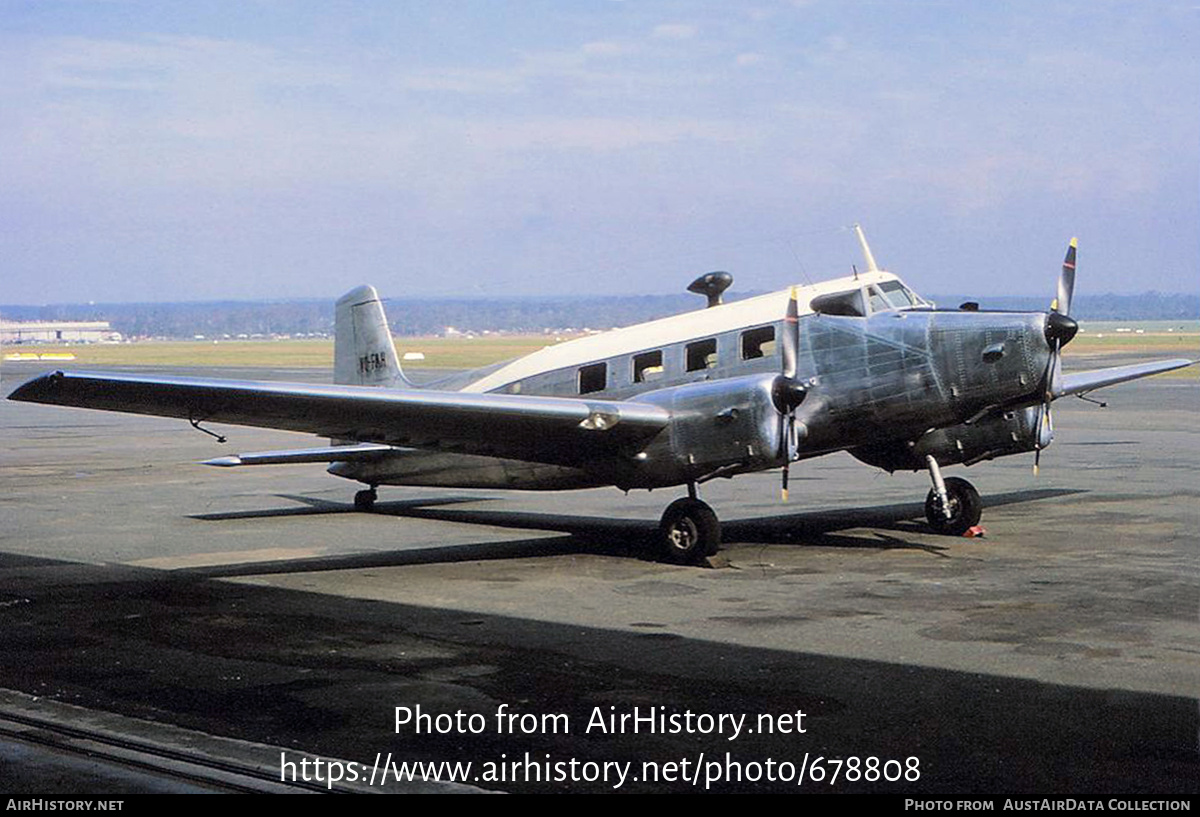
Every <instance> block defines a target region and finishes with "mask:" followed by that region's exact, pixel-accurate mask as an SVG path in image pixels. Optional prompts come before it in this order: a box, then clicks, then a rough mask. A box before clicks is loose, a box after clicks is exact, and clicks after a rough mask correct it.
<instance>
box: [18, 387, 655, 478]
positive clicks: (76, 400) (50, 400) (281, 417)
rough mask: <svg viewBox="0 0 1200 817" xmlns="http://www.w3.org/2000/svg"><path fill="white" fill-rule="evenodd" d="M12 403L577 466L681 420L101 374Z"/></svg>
mask: <svg viewBox="0 0 1200 817" xmlns="http://www.w3.org/2000/svg"><path fill="white" fill-rule="evenodd" d="M9 399H10V400H20V401H26V402H33V403H47V404H51V405H60V406H77V407H81V408H92V409H103V410H107V411H122V412H130V413H134V414H150V415H156V416H162V417H179V418H182V419H185V420H189V421H192V422H210V423H230V424H233V425H248V426H257V427H261V428H276V429H283V430H287V431H300V432H307V433H310V434H317V435H319V436H322V437H330V438H335V439H342V440H353V441H356V442H360V443H378V444H383V445H388V446H407V447H412V448H424V449H434V450H442V451H453V452H461V453H467V454H480V455H484V456H492V457H506V458H510V459H517V460H524V461H528V462H543V463H550V464H555V465H567V466H575V467H578V466H582V465H586V464H587V463H588V462H590V461H592V460H594V459H595V458H597V457H601V458H603V457H611V456H614V455H619V454H621V453H624V452H626V451H627V452H628V453H629V454H633V453H636V452H637V451H638V450H640V448H641V447H642V445H644V444H645V443H646V442H648V441H649V440H650V439H651V438H652V437H654V436H655V435H657V434H658V433H659V432H660V431H662V430H663V429H664V428H666V426H667V425H668V424H669V422H670V420H671V414H670V412H669V411H667V410H666V409H664V408H662V407H660V406H656V405H651V404H648V403H636V402H624V401H622V402H617V401H602V400H580V399H573V398H561V397H535V396H531V395H507V394H467V393H463V392H446V391H424V390H417V391H391V390H387V389H379V388H374V387H366V386H326V385H316V384H299V383H276V382H259V381H238V380H215V379H206V378H192V377H149V376H139V375H126V374H109V373H101V372H95V373H72V372H61V371H60V372H53V373H50V374H46V375H42V376H41V377H37V378H34V379H33V380H30V381H29V382H28V383H25V384H23V385H22V386H20V387H19V388H18V389H17V390H16V391H14V392H13V393H12V394H11V395H9ZM364 453H365V452H364Z"/></svg>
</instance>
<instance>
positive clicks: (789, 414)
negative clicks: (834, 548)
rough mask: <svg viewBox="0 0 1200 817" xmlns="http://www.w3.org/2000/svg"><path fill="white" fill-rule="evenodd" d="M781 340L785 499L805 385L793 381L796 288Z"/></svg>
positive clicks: (779, 392)
mask: <svg viewBox="0 0 1200 817" xmlns="http://www.w3.org/2000/svg"><path fill="white" fill-rule="evenodd" d="M779 342H780V357H781V358H782V363H783V378H782V379H781V380H778V381H776V386H775V388H776V392H777V393H776V394H775V395H774V397H775V402H776V407H777V408H778V409H779V411H780V418H779V419H780V424H779V438H780V439H779V443H780V444H779V449H780V451H779V453H780V457H782V459H783V486H782V488H781V489H780V492H779V493H780V498H781V499H782V500H783V501H784V502H787V499H788V470H789V468H790V466H791V463H792V440H793V438H794V437H795V434H796V406H798V405H800V403H801V401H803V400H804V387H803V386H802V385H801V384H799V383H797V382H796V373H797V372H798V371H799V370H800V307H799V305H798V304H797V303H796V288H795V287H792V291H791V294H790V295H789V296H788V304H787V314H786V315H785V316H784V319H783V337H781V338H780V339H779Z"/></svg>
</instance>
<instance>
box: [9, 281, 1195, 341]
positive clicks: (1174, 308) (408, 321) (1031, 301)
mask: <svg viewBox="0 0 1200 817" xmlns="http://www.w3.org/2000/svg"><path fill="white" fill-rule="evenodd" d="M750 294H754V293H748V294H746V295H743V296H742V297H749V295H750ZM932 300H934V301H935V302H936V303H937V304H938V305H939V306H941V307H957V306H958V305H959V304H961V303H963V302H965V301H969V300H973V301H978V302H979V304H980V306H981V308H983V309H1015V310H1044V309H1046V308H1047V307H1048V304H1047V301H1046V297H1045V296H1044V295H1043V296H997V297H978V296H973V297H971V296H957V295H943V296H935V297H933V298H932ZM702 304H703V301H702V300H701V299H700V298H698V297H697V296H695V295H686V294H679V295H640V296H635V295H627V296H590V297H589V296H579V297H563V298H494V299H466V298H446V299H394V300H387V301H386V302H385V307H386V310H387V314H388V318H389V320H390V321H391V327H392V331H393V332H395V333H396V334H398V335H437V334H442V333H443V332H445V331H446V328H447V327H454V328H455V329H457V330H458V331H460V332H484V331H492V332H514V333H515V332H523V333H528V332H532V333H538V332H543V331H546V330H551V331H559V330H567V329H573V330H581V329H610V328H612V327H614V326H627V325H629V324H633V323H639V322H641V321H648V320H653V319H655V318H661V317H664V316H667V315H673V314H676V313H678V312H683V311H687V310H691V309H697V308H700V307H701V306H702ZM1072 312H1073V314H1074V317H1076V318H1078V319H1080V320H1084V321H1086V320H1197V319H1200V295H1178V294H1167V293H1159V292H1147V293H1143V294H1141V295H1111V294H1110V295H1080V296H1078V297H1077V298H1076V303H1075V306H1074V307H1073V309H1072ZM0 317H3V318H4V319H5V320H18V321H33V320H51V321H108V322H109V323H110V324H111V325H112V327H113V329H115V330H116V331H118V332H120V333H121V334H123V335H125V336H126V337H160V338H193V337H195V336H197V335H203V336H205V337H206V338H214V339H217V338H222V337H225V336H228V337H231V338H236V337H239V336H242V335H245V336H253V335H259V336H278V335H292V336H297V335H301V336H303V335H332V333H333V303H332V301H331V300H330V301H326V300H298V301H208V302H187V303H131V304H52V305H49V306H2V305H0Z"/></svg>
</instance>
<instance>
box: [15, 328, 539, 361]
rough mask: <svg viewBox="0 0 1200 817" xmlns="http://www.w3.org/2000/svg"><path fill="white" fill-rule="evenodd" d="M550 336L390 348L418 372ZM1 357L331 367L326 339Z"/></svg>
mask: <svg viewBox="0 0 1200 817" xmlns="http://www.w3.org/2000/svg"><path fill="white" fill-rule="evenodd" d="M549 343H553V338H547V337H545V336H543V335H530V336H503V337H486V338H474V339H467V338H397V339H396V349H397V351H398V352H399V353H400V354H401V355H403V354H404V353H405V352H421V353H422V354H424V355H425V359H424V360H418V361H412V362H411V363H410V364H409V365H411V366H412V367H414V368H420V369H471V368H475V367H477V366H487V365H488V364H491V363H496V362H498V361H501V360H508V359H510V358H514V357H521V356H522V355H527V354H529V353H530V352H533V351H536V350H538V349H541V348H542V347H543V346H546V345H547V344H549ZM3 350H4V354H6V355H7V354H15V353H24V354H30V353H32V354H73V355H75V360H74V361H72V362H74V363H76V364H78V365H84V366H97V367H103V366H200V367H210V366H215V367H220V366H228V367H242V368H245V367H258V366H273V367H278V368H281V369H304V368H316V369H332V368H333V341H332V340H246V341H241V340H238V341H220V342H218V343H214V342H212V341H142V342H138V343H110V344H102V343H97V344H70V345H63V346H51V345H45V346H42V345H22V346H4V347H3Z"/></svg>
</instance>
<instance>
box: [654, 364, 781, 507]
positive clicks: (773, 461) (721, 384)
mask: <svg viewBox="0 0 1200 817" xmlns="http://www.w3.org/2000/svg"><path fill="white" fill-rule="evenodd" d="M778 379H779V377H778V376H777V375H753V376H748V377H734V378H728V379H724V380H705V381H701V382H698V383H688V384H686V385H683V386H675V387H673V388H669V389H661V390H659V391H653V392H647V393H645V394H640V395H638V397H637V399H638V402H645V403H654V404H656V405H659V406H662V407H663V408H666V409H668V410H670V412H671V414H672V420H671V425H670V427H669V430H670V433H669V434H666V435H660V437H659V438H656V441H655V443H654V444H652V445H651V446H650V447H649V448H647V449H646V451H644V452H643V454H644V456H642V455H639V456H640V457H642V458H641V462H642V464H643V468H642V469H641V477H642V478H641V480H639V482H641V483H642V484H641V485H639V486H638V487H655V486H659V485H678V484H680V483H681V482H686V481H688V480H696V481H704V480H705V479H709V478H712V477H715V476H732V475H733V474H737V473H741V472H743V471H754V470H759V469H762V468H770V467H773V466H776V465H781V464H782V462H783V459H782V454H781V446H780V438H781V434H782V432H783V428H784V424H783V422H782V419H783V418H782V416H781V415H780V413H779V410H778V409H777V408H776V407H775V400H776V397H775V392H777V391H778V386H777V384H776V381H777V380H778ZM651 483H652V484H651Z"/></svg>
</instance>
